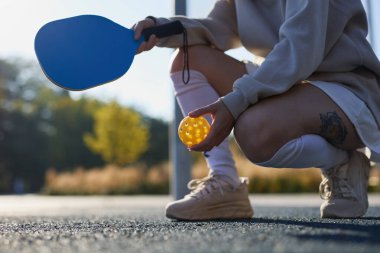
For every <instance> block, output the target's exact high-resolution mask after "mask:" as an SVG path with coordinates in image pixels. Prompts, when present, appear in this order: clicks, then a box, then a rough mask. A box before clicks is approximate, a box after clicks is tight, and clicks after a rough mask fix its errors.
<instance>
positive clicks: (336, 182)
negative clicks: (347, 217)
mask: <svg viewBox="0 0 380 253" xmlns="http://www.w3.org/2000/svg"><path fill="white" fill-rule="evenodd" d="M346 169H347V168H346V166H342V167H338V168H333V169H331V170H330V171H328V172H327V173H326V172H323V173H322V182H321V184H320V185H319V196H320V197H321V199H323V200H329V199H331V198H334V197H337V198H346V199H348V198H354V196H353V190H352V188H351V186H350V185H349V183H348V179H347V171H346Z"/></svg>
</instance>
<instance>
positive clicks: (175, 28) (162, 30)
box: [142, 20, 185, 41]
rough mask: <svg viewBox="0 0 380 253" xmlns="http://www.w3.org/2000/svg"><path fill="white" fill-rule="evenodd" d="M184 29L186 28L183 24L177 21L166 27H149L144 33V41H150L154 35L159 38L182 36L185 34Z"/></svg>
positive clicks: (165, 25)
mask: <svg viewBox="0 0 380 253" xmlns="http://www.w3.org/2000/svg"><path fill="white" fill-rule="evenodd" d="M184 29H185V28H184V27H183V25H182V24H181V22H180V21H178V20H176V21H173V22H170V23H167V24H164V25H158V26H153V27H149V28H147V29H145V30H143V31H142V35H143V36H144V40H145V41H148V40H149V37H150V36H151V35H152V34H154V35H156V37H157V38H164V37H169V36H172V35H176V34H181V33H183V30H184Z"/></svg>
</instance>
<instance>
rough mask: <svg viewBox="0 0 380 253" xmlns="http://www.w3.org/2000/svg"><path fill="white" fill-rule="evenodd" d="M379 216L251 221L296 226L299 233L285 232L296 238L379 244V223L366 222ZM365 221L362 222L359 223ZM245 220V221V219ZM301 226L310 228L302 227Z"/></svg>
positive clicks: (257, 219) (378, 218)
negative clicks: (316, 219) (319, 219)
mask: <svg viewBox="0 0 380 253" xmlns="http://www.w3.org/2000/svg"><path fill="white" fill-rule="evenodd" d="M379 220H380V217H363V218H359V219H325V220H323V221H297V220H292V219H283V218H273V219H271V218H253V219H252V220H251V221H249V222H251V223H253V224H257V223H261V224H276V225H279V224H281V225H286V226H289V225H291V226H298V228H299V230H300V233H287V235H289V236H294V237H297V238H298V239H307V240H321V241H336V242H356V243H372V244H377V245H379V244H380V225H379V224H368V223H369V222H371V221H373V222H375V223H377V222H376V221H379ZM361 221H365V223H364V224H360V222H361ZM246 222H247V221H246ZM303 228H312V230H310V229H303Z"/></svg>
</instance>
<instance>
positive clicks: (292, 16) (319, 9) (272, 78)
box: [222, 0, 329, 119]
mask: <svg viewBox="0 0 380 253" xmlns="http://www.w3.org/2000/svg"><path fill="white" fill-rule="evenodd" d="M328 7H329V1H328V0H308V1H306V0H290V1H286V5H285V18H284V22H283V24H282V25H281V27H280V29H279V35H278V36H279V42H278V43H277V44H276V45H275V46H274V48H273V49H272V51H271V52H270V53H269V54H268V55H267V57H266V59H265V61H264V62H263V63H262V64H261V66H260V67H259V68H258V69H257V71H256V72H255V73H254V74H253V75H244V76H243V77H241V78H239V79H237V80H236V81H235V83H234V84H233V91H232V92H231V93H229V94H227V95H226V96H224V97H222V101H223V102H224V104H225V105H226V106H227V108H228V109H229V110H230V112H231V113H232V115H233V116H234V118H235V119H237V118H238V116H239V115H240V114H241V113H242V112H243V111H245V110H246V109H247V108H248V107H249V106H250V105H252V104H255V103H256V102H257V101H258V100H259V99H262V98H266V97H270V96H273V95H278V94H281V93H283V92H285V91H287V90H288V89H289V88H291V87H292V86H293V85H294V84H296V83H297V82H300V81H302V80H305V79H306V78H307V77H309V76H310V75H311V74H312V73H313V72H314V71H315V70H316V69H317V67H318V66H319V65H320V64H321V62H322V60H323V58H324V51H325V39H326V31H327V19H328V11H329V9H328Z"/></svg>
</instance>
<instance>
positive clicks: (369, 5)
mask: <svg viewBox="0 0 380 253" xmlns="http://www.w3.org/2000/svg"><path fill="white" fill-rule="evenodd" d="M367 17H368V35H369V36H368V37H369V42H370V43H371V45H372V47H374V46H375V34H374V32H373V31H374V29H373V16H372V1H371V0H367Z"/></svg>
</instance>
